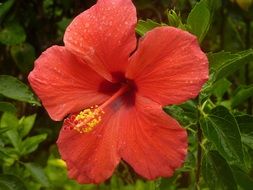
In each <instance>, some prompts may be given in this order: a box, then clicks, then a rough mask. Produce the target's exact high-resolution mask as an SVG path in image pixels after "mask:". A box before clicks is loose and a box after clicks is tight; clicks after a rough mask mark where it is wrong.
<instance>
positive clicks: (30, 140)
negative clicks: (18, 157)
mask: <svg viewBox="0 0 253 190" xmlns="http://www.w3.org/2000/svg"><path fill="white" fill-rule="evenodd" d="M46 138H47V134H41V135H36V136H32V137H27V138H26V139H25V140H24V141H23V142H22V144H21V148H22V151H21V154H22V155H26V154H29V153H31V152H33V151H35V150H36V149H37V148H38V146H39V144H40V143H41V142H42V141H44V140H45V139H46Z"/></svg>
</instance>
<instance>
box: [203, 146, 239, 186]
mask: <svg viewBox="0 0 253 190" xmlns="http://www.w3.org/2000/svg"><path fill="white" fill-rule="evenodd" d="M202 174H203V177H204V180H205V182H206V183H207V185H208V187H209V188H210V189H211V190H217V189H224V190H236V189H237V185H236V181H235V179H234V176H233V173H232V170H231V168H230V166H229V165H228V163H227V162H226V160H225V159H224V158H223V157H222V156H221V155H220V154H219V153H218V152H217V151H210V152H208V153H207V154H206V155H205V156H204V158H203V161H202Z"/></svg>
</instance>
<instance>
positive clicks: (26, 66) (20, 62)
mask: <svg viewBox="0 0 253 190" xmlns="http://www.w3.org/2000/svg"><path fill="white" fill-rule="evenodd" d="M11 56H12V58H13V60H14V62H15V63H16V65H17V66H18V68H19V69H20V71H22V72H23V73H27V72H29V71H30V70H31V69H32V68H33V62H34V60H35V49H34V47H33V46H32V45H30V44H28V43H23V44H20V45H15V46H12V47H11Z"/></svg>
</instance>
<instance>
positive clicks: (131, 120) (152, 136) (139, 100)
mask: <svg viewBox="0 0 253 190" xmlns="http://www.w3.org/2000/svg"><path fill="white" fill-rule="evenodd" d="M125 116H127V117H125V121H124V124H125V125H124V127H122V131H120V134H121V135H122V136H121V139H123V142H122V147H121V151H120V154H121V156H122V158H123V159H124V160H125V161H126V162H128V163H129V164H130V165H131V166H132V167H133V168H134V170H135V171H136V172H137V173H138V174H140V175H141V176H144V177H145V178H147V179H155V178H157V177H169V176H171V175H172V174H173V173H174V171H175V169H176V168H178V167H180V166H181V165H182V163H183V161H184V159H185V156H186V153H187V133H186V131H185V130H184V129H183V128H181V127H180V125H179V124H178V122H177V121H176V120H174V119H173V118H171V117H169V116H168V115H166V114H165V113H164V112H163V110H162V107H161V106H160V105H158V104H157V103H154V102H153V101H151V100H149V99H146V98H143V97H140V96H137V97H136V108H135V110H131V111H129V112H128V114H125Z"/></svg>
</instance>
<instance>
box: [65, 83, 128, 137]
mask: <svg viewBox="0 0 253 190" xmlns="http://www.w3.org/2000/svg"><path fill="white" fill-rule="evenodd" d="M128 90H129V86H128V85H127V84H124V85H122V87H121V88H120V89H119V90H118V91H117V92H116V93H115V94H113V95H112V96H111V97H110V98H109V99H108V100H107V101H105V102H104V103H103V104H102V105H100V106H98V105H95V106H91V107H90V108H86V109H84V110H82V111H81V112H79V113H78V114H73V115H71V116H70V117H68V118H67V119H65V120H64V124H63V125H64V129H70V130H76V131H78V132H79V133H88V132H90V131H92V130H93V129H94V127H95V126H97V125H98V124H99V123H100V122H101V121H102V115H103V114H104V113H105V112H104V111H103V110H104V109H105V108H106V107H107V106H108V105H110V104H111V103H112V102H113V101H114V100H116V99H117V98H118V97H119V96H121V95H123V94H124V93H125V92H127V91H128Z"/></svg>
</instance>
